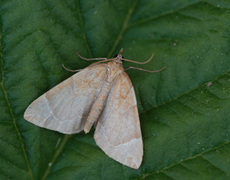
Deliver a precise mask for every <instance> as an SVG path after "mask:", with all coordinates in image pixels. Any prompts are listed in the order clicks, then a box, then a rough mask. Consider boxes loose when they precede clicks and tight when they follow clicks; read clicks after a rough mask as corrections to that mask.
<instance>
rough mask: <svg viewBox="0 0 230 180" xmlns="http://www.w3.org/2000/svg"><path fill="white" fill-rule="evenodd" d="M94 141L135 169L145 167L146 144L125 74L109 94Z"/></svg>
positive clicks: (121, 161) (133, 95) (132, 94)
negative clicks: (143, 159)
mask: <svg viewBox="0 0 230 180" xmlns="http://www.w3.org/2000/svg"><path fill="white" fill-rule="evenodd" d="M94 138H95V141H96V143H97V145H98V146H99V147H100V148H101V149H102V150H103V151H104V152H105V153H106V154H107V155H108V156H109V157H111V158H113V159H115V160H116V161H118V162H120V163H122V164H124V165H126V166H129V167H131V168H134V169H138V168H139V166H140V165H141V162H142V156H143V143H142V136H141V128H140V122H139V116H138V109H137V103H136V97H135V92H134V89H133V85H132V83H131V81H130V79H129V77H128V75H127V74H126V73H125V72H123V73H122V74H120V75H119V77H118V78H117V81H116V82H115V85H114V86H113V87H112V90H111V91H110V93H109V96H108V99H107V101H106V104H105V108H104V110H103V112H102V114H101V116H100V118H99V120H98V123H97V126H96V131H95V134H94Z"/></svg>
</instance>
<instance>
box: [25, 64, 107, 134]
mask: <svg viewBox="0 0 230 180" xmlns="http://www.w3.org/2000/svg"><path fill="white" fill-rule="evenodd" d="M106 74H107V65H106V64H97V65H95V66H90V67H88V68H85V69H83V70H81V71H80V72H79V73H76V74H74V75H73V76H71V77H70V78H68V79H66V80H65V81H63V82H62V83H60V84H58V85H57V86H55V87H53V88H52V89H51V90H49V91H48V92H46V93H45V94H43V95H42V96H40V97H39V98H38V99H36V100H35V101H33V102H32V103H31V104H30V105H29V107H28V108H27V109H26V111H25V113H24V118H25V119H26V120H27V121H29V122H31V123H33V124H35V125H38V126H40V127H43V128H47V129H51V130H55V131H58V132H61V133H65V134H73V133H77V132H80V131H82V130H83V129H84V125H85V122H86V119H87V117H88V114H89V112H90V110H91V107H92V105H93V102H94V99H95V98H96V95H97V94H98V93H99V91H100V88H101V86H102V84H103V82H104V79H105V76H106Z"/></svg>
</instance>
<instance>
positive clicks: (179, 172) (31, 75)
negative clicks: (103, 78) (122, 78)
mask: <svg viewBox="0 0 230 180" xmlns="http://www.w3.org/2000/svg"><path fill="white" fill-rule="evenodd" d="M229 18H230V2H229V1H225V0H207V1H199V0H190V1H188V0H184V1H180V0H175V1H171V0H162V1H147V0H142V1H137V0H116V1H115V0H111V1H105V0H94V1H79V0H65V1H60V0H39V1H35V0H29V1H26V0H21V1H18V0H12V1H7V0H2V1H0V22H1V23H0V29H1V36H0V38H1V44H0V55H1V56H0V57H1V74H0V79H1V84H0V85H1V86H0V87H1V88H0V104H1V108H0V132H1V133H0V149H1V150H0V179H2V180H4V179H25V180H27V179H34V180H37V179H49V180H53V179H55V180H56V179H87V180H88V179H94V180H95V179H164V180H165V179H167V180H168V179H169V180H171V179H229V175H230V143H229V136H230V132H229V131H230V111H229V109H230V90H229V89H230V73H229V68H230V59H229V46H230V41H229V37H230V30H229V29H230V21H229ZM121 48H124V57H125V58H127V59H133V60H137V61H145V60H147V59H148V58H149V57H150V56H151V54H152V53H154V54H155V56H154V59H153V60H152V61H151V62H150V63H148V64H146V65H138V67H140V68H145V69H149V70H157V69H160V68H162V67H164V66H167V68H166V69H165V70H164V71H162V72H159V73H147V72H142V71H137V70H128V71H127V73H128V74H129V76H130V78H131V80H132V82H133V85H134V88H135V91H136V96H137V100H138V108H139V113H140V121H141V128H142V134H143V142H144V159H143V162H142V165H141V167H140V168H139V169H138V170H134V169H131V168H129V167H126V166H123V165H121V164H119V163H118V162H116V161H114V160H112V159H111V158H109V157H108V156H106V155H105V154H104V153H103V151H102V150H101V149H100V148H99V147H98V146H97V145H96V144H95V141H94V139H93V132H94V130H91V132H90V133H89V134H86V135H85V134H84V133H79V134H75V135H71V136H69V135H63V134H60V133H58V132H54V131H51V130H47V129H43V128H39V127H37V126H35V125H33V124H31V123H29V122H27V121H25V120H24V119H23V113H24V111H25V109H26V107H27V106H28V105H29V104H30V103H31V102H32V101H33V100H35V99H36V98H37V97H39V96H40V95H42V94H43V93H45V92H46V91H47V90H49V89H50V88H52V87H53V86H55V85H57V84H58V83H60V82H61V81H63V80H64V79H66V78H68V77H69V76H71V75H72V73H70V72H68V71H66V70H64V69H63V68H62V66H61V64H64V65H65V66H66V67H68V68H71V69H82V68H85V67H87V66H88V65H90V62H86V61H84V60H81V59H79V58H78V57H77V56H76V54H75V51H78V52H79V53H80V54H81V55H82V56H84V57H112V56H113V55H114V54H116V53H118V52H119V50H120V49H121ZM130 65H132V66H137V65H136V64H131V63H127V62H125V63H124V67H128V66H130Z"/></svg>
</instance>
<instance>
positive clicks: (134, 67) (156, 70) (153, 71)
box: [125, 66, 166, 73]
mask: <svg viewBox="0 0 230 180" xmlns="http://www.w3.org/2000/svg"><path fill="white" fill-rule="evenodd" d="M165 68H166V66H165V67H163V68H161V69H159V70H156V71H150V70H147V69H142V68H138V67H132V66H130V67H127V68H126V69H125V71H126V70H128V69H136V70H140V71H146V72H150V73H154V72H159V71H162V70H163V69H165Z"/></svg>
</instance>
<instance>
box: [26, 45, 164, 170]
mask: <svg viewBox="0 0 230 180" xmlns="http://www.w3.org/2000/svg"><path fill="white" fill-rule="evenodd" d="M122 53H123V49H121V51H120V52H119V54H118V55H117V56H116V57H115V58H112V59H106V58H95V59H93V60H101V59H104V60H103V61H100V62H96V63H93V64H91V65H90V66H88V67H87V68H85V69H82V70H80V71H79V72H78V73H76V74H74V75H73V76H71V77H70V78H68V79H66V80H65V81H63V82H62V83H60V84H58V85H57V86H55V87H53V88H52V89H50V90H49V91H48V92H46V93H45V94H43V95H42V96H40V97H39V98H38V99H36V100H35V101H33V102H32V103H31V104H30V105H29V107H28V108H27V109H26V111H25V114H24V118H25V119H26V120H27V121H29V122H31V123H33V124H35V125H37V126H40V127H43V128H47V129H51V130H54V131H58V132H61V133H64V134H74V133H78V132H80V131H82V130H84V132H85V133H88V132H89V131H90V129H91V127H92V125H93V124H95V132H94V139H95V141H96V143H97V145H98V146H99V147H100V148H101V149H102V150H103V151H104V152H105V153H106V154H107V155H108V156H109V157H111V158H113V159H114V160H116V161H118V162H120V163H121V164H124V165H126V166H129V167H131V168H134V169H138V168H139V166H140V165H141V162H142V157H143V142H142V135H141V128H140V121H139V115H138V109H137V102H136V97H135V92H134V88H133V85H132V83H131V80H130V78H129V76H128V75H127V73H126V72H125V71H124V69H123V67H122V60H126V61H131V60H127V59H124V58H123V57H122ZM77 54H78V53H77ZM78 55H79V54H78ZM79 57H81V56H80V55H79ZM81 58H82V59H86V58H83V57H81ZM151 59H152V57H151V58H150V59H149V60H148V61H150V60H151ZM86 60H89V59H86ZM148 61H146V62H144V63H147V62H148ZM104 62H108V63H104ZM131 62H135V61H131ZM136 63H138V62H136ZM144 63H139V64H144ZM129 68H134V67H129ZM134 69H138V70H143V69H141V68H134ZM162 69H164V68H162ZM162 69H161V70H162ZM145 71H148V70H145ZM158 71H160V70H158ZM158 71H148V72H158Z"/></svg>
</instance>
